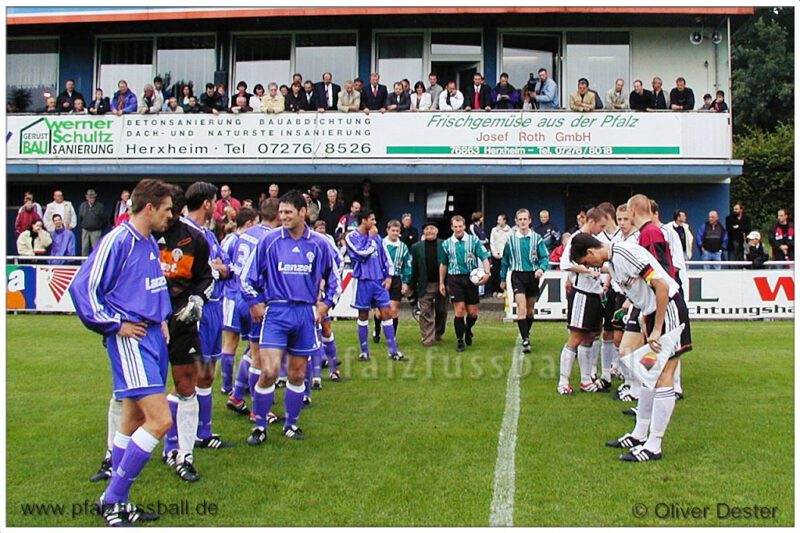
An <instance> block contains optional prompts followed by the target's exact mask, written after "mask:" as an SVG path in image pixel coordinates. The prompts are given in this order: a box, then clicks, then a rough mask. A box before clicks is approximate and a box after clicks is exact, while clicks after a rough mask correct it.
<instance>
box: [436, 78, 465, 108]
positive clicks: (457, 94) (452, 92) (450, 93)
mask: <svg viewBox="0 0 800 533" xmlns="http://www.w3.org/2000/svg"><path fill="white" fill-rule="evenodd" d="M463 105H464V95H463V94H461V91H459V90H458V89H456V82H454V81H448V82H447V88H446V89H445V90H444V91H442V94H440V95H439V109H440V110H441V111H455V110H456V109H461V106H463Z"/></svg>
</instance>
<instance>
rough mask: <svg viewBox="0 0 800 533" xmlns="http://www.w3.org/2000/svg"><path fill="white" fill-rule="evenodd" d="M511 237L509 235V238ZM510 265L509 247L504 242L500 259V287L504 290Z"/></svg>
mask: <svg viewBox="0 0 800 533" xmlns="http://www.w3.org/2000/svg"><path fill="white" fill-rule="evenodd" d="M512 238H513V237H509V240H511V239H512ZM510 266H511V247H510V246H509V245H508V242H506V246H505V248H503V256H502V258H501V259H500V288H501V289H503V290H505V288H506V275H507V274H508V269H509V268H510Z"/></svg>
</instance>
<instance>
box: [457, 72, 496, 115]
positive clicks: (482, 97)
mask: <svg viewBox="0 0 800 533" xmlns="http://www.w3.org/2000/svg"><path fill="white" fill-rule="evenodd" d="M464 110H465V111H480V110H485V111H491V110H492V90H491V89H490V88H489V87H487V86H486V85H485V84H484V83H483V75H482V74H480V73H479V72H476V73H475V74H473V75H472V85H470V86H469V87H467V91H466V93H465V94H464Z"/></svg>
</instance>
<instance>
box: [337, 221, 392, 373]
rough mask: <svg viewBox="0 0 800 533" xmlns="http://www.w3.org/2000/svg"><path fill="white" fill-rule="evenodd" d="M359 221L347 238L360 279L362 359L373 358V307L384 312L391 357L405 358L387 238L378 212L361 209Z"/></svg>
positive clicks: (358, 302) (355, 273)
mask: <svg viewBox="0 0 800 533" xmlns="http://www.w3.org/2000/svg"><path fill="white" fill-rule="evenodd" d="M358 222H359V225H358V227H357V228H356V229H354V230H352V231H351V232H350V233H348V234H347V235H346V236H345V238H344V242H345V245H346V249H347V255H348V256H350V261H351V262H352V264H353V278H354V279H355V280H356V281H355V282H356V299H355V302H354V303H353V304H352V306H353V307H354V308H356V309H358V340H359V343H360V344H361V354H360V355H359V356H358V360H359V361H369V341H368V339H369V310H370V309H372V308H376V309H378V311H379V312H380V314H381V325H382V326H383V334H384V335H385V336H386V347H387V349H388V351H389V359H392V360H394V361H403V360H404V359H405V356H404V355H403V354H402V353H401V352H400V350H398V349H397V337H396V336H395V331H394V323H393V322H392V314H391V313H392V308H391V304H390V303H389V287H390V286H391V283H392V276H393V274H394V272H393V270H392V263H391V260H390V258H389V254H388V252H387V251H386V248H385V247H384V246H383V241H382V240H381V238H380V236H378V234H377V231H374V228H375V213H373V212H372V211H369V210H367V211H359V212H358Z"/></svg>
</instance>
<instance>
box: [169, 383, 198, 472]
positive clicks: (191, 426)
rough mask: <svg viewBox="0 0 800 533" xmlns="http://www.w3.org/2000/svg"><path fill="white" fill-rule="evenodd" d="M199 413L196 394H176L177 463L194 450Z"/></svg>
mask: <svg viewBox="0 0 800 533" xmlns="http://www.w3.org/2000/svg"><path fill="white" fill-rule="evenodd" d="M199 413H200V408H199V406H198V404H197V395H196V394H192V395H191V396H189V397H186V396H178V413H177V415H176V416H175V419H176V423H177V426H178V459H177V460H178V463H182V462H184V460H185V459H186V457H187V456H191V455H192V451H194V441H195V438H196V437H197V421H198V419H199Z"/></svg>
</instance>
